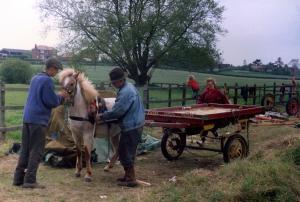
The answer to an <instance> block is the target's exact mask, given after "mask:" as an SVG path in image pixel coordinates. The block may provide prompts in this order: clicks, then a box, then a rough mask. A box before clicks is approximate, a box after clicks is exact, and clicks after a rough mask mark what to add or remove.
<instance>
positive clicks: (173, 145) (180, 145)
mask: <svg viewBox="0 0 300 202" xmlns="http://www.w3.org/2000/svg"><path fill="white" fill-rule="evenodd" d="M185 144H186V136H185V135H182V134H180V135H179V134H177V133H172V132H171V131H170V130H168V129H165V130H164V135H163V137H162V139H161V151H162V153H163V155H164V157H165V158H166V159H168V160H169V161H172V160H176V159H178V157H179V156H180V155H181V154H182V152H183V150H184V147H185Z"/></svg>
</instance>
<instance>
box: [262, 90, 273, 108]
mask: <svg viewBox="0 0 300 202" xmlns="http://www.w3.org/2000/svg"><path fill="white" fill-rule="evenodd" d="M261 106H264V107H265V109H266V110H271V109H273V108H274V106H275V97H274V95H272V94H266V95H265V96H264V97H263V98H262V100H261Z"/></svg>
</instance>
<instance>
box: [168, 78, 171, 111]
mask: <svg viewBox="0 0 300 202" xmlns="http://www.w3.org/2000/svg"><path fill="white" fill-rule="evenodd" d="M171 99H172V86H171V84H169V98H168V107H171V105H172V103H171Z"/></svg>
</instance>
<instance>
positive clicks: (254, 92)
mask: <svg viewBox="0 0 300 202" xmlns="http://www.w3.org/2000/svg"><path fill="white" fill-rule="evenodd" d="M253 105H256V84H254V91H253Z"/></svg>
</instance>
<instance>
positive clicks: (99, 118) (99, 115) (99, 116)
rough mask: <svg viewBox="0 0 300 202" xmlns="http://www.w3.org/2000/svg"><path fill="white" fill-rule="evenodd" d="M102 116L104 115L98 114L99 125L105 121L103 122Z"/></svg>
mask: <svg viewBox="0 0 300 202" xmlns="http://www.w3.org/2000/svg"><path fill="white" fill-rule="evenodd" d="M102 115H103V114H97V116H96V122H97V123H98V124H99V123H101V122H102V121H103V120H102Z"/></svg>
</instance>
